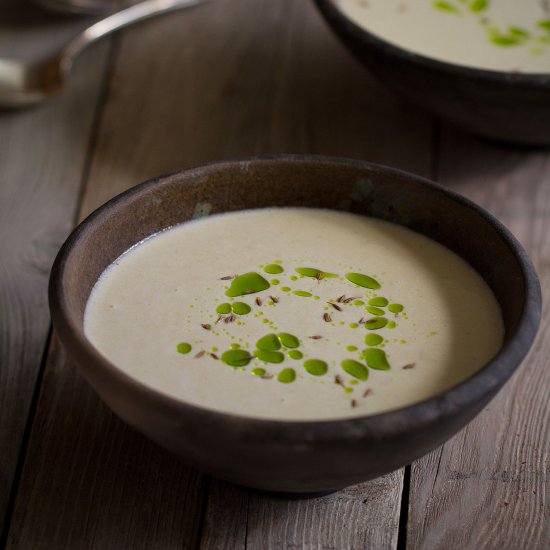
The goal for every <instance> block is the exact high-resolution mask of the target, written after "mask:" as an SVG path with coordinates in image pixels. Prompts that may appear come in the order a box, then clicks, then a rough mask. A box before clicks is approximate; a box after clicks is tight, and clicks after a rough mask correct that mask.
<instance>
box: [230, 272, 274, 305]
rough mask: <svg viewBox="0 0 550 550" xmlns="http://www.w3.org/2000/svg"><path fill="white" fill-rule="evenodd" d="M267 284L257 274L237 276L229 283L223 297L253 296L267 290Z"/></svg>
mask: <svg viewBox="0 0 550 550" xmlns="http://www.w3.org/2000/svg"><path fill="white" fill-rule="evenodd" d="M269 286H270V285H269V283H268V282H267V281H266V280H265V279H264V278H263V277H262V276H261V275H259V274H258V273H255V272H254V271H251V272H250V273H245V274H244V275H239V276H238V277H235V278H234V279H233V280H232V281H231V286H230V287H229V289H228V290H226V291H225V295H226V296H229V297H231V298H234V297H235V296H244V295H246V294H254V293H255V292H261V291H262V290H267V289H268V288H269Z"/></svg>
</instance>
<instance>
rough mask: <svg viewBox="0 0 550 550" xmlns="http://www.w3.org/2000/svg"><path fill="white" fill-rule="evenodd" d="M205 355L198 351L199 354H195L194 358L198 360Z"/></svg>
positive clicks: (203, 352)
mask: <svg viewBox="0 0 550 550" xmlns="http://www.w3.org/2000/svg"><path fill="white" fill-rule="evenodd" d="M205 353H206V352H205V351H199V353H197V354H196V355H195V358H196V359H200V358H201V357H202V356H203V355H204V354H205Z"/></svg>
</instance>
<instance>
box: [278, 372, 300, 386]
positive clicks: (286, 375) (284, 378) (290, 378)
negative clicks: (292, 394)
mask: <svg viewBox="0 0 550 550" xmlns="http://www.w3.org/2000/svg"><path fill="white" fill-rule="evenodd" d="M277 380H278V381H279V382H282V383H283V384H290V382H294V380H296V371H295V370H294V369H283V370H282V371H281V372H280V373H279V374H278V375H277Z"/></svg>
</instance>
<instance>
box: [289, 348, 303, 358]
mask: <svg viewBox="0 0 550 550" xmlns="http://www.w3.org/2000/svg"><path fill="white" fill-rule="evenodd" d="M287 355H288V356H289V357H290V358H291V359H301V358H302V357H303V356H304V354H303V353H302V352H301V351H298V350H297V349H291V350H290V351H289V352H288V353H287Z"/></svg>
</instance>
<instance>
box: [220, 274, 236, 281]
mask: <svg viewBox="0 0 550 550" xmlns="http://www.w3.org/2000/svg"><path fill="white" fill-rule="evenodd" d="M236 278H237V275H226V276H225V277H220V281H230V280H231V279H236Z"/></svg>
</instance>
